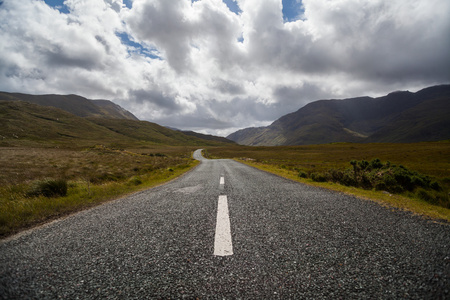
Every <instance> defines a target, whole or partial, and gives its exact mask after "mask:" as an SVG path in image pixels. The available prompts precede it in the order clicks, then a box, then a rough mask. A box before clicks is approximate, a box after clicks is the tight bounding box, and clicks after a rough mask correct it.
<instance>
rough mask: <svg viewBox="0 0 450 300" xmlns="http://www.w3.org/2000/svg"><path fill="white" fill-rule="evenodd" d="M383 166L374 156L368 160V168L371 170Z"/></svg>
mask: <svg viewBox="0 0 450 300" xmlns="http://www.w3.org/2000/svg"><path fill="white" fill-rule="evenodd" d="M382 167H383V163H382V162H381V161H380V159H379V158H375V159H373V160H372V161H371V162H370V168H371V169H372V170H376V169H381V168H382Z"/></svg>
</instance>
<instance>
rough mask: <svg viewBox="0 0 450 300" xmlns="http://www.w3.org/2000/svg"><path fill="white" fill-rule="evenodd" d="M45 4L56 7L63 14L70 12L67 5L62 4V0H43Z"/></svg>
mask: <svg viewBox="0 0 450 300" xmlns="http://www.w3.org/2000/svg"><path fill="white" fill-rule="evenodd" d="M44 2H45V4H47V5H48V6H50V7H53V8H56V9H57V10H59V12H61V13H63V14H68V13H70V11H69V9H68V8H67V6H66V5H65V4H64V0H44Z"/></svg>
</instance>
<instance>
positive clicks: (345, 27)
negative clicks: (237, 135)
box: [0, 0, 450, 134]
mask: <svg viewBox="0 0 450 300" xmlns="http://www.w3.org/2000/svg"><path fill="white" fill-rule="evenodd" d="M64 4H65V5H66V7H67V8H68V9H69V12H70V13H69V14H64V13H60V12H59V11H58V10H57V9H56V8H51V7H49V6H47V5H46V4H45V3H44V2H43V1H40V0H22V1H14V0H4V2H3V4H0V40H1V41H2V43H1V44H0V53H2V55H1V56H0V90H4V91H14V92H25V93H76V94H80V95H82V96H85V97H88V98H107V99H111V100H114V101H116V102H117V103H119V104H120V105H122V106H124V107H125V108H127V109H130V110H131V111H132V112H133V113H135V114H136V115H138V117H140V118H142V119H147V120H150V121H154V122H159V123H161V124H163V125H170V126H174V127H178V128H182V129H195V130H199V131H201V132H207V133H220V134H226V133H230V132H231V131H233V130H235V129H238V128H241V127H247V126H259V125H265V124H268V123H270V122H271V121H273V120H275V119H276V118H278V117H280V116H281V115H283V114H286V113H288V112H292V111H295V110H297V109H299V108H300V107H301V106H303V105H304V104H306V103H308V102H310V101H314V100H318V99H321V98H341V97H351V96H360V95H380V94H384V93H387V92H390V91H393V90H399V89H410V90H415V89H419V88H422V87H425V86H428V85H433V84H439V83H449V82H450V54H449V53H450V39H448V38H447V36H448V33H449V32H450V19H449V18H448V15H449V13H450V2H449V1H447V0H392V1H384V0H370V1H369V0H333V1H330V0H303V1H302V2H299V3H298V5H299V6H300V5H303V7H302V8H303V9H304V13H303V14H302V18H301V20H297V21H295V22H285V20H283V14H282V5H281V0H238V1H237V4H238V5H239V8H240V11H236V12H232V11H230V9H229V8H228V7H227V5H226V4H225V3H224V2H223V1H221V0H199V1H195V2H192V1H191V0H173V1H167V0H134V1H133V5H132V7H131V9H130V8H127V7H125V5H124V3H123V1H122V0H66V1H65V2H64ZM303 9H301V10H299V11H303ZM120 34H122V37H123V34H126V36H127V37H128V38H129V39H130V40H131V41H133V42H134V43H135V44H127V43H125V42H124V41H123V40H121V37H120ZM136 43H139V44H140V45H141V46H138V48H136V47H137V45H138V44H136ZM149 53H153V54H157V55H158V56H160V57H161V59H157V58H156V56H154V55H149ZM154 58H156V59H154Z"/></svg>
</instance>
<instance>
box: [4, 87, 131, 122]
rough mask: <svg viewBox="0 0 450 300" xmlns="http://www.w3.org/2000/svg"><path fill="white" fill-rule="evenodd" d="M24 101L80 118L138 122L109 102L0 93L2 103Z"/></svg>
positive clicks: (59, 96) (60, 96)
mask: <svg viewBox="0 0 450 300" xmlns="http://www.w3.org/2000/svg"><path fill="white" fill-rule="evenodd" d="M1 100H6V101H17V100H22V101H25V102H29V103H34V104H38V105H41V106H51V107H55V108H59V109H62V110H65V111H67V112H69V113H72V114H74V115H76V116H79V117H83V118H84V117H103V118H112V119H129V120H138V118H136V117H135V116H134V115H133V114H132V113H130V112H129V111H127V110H125V109H123V108H122V107H120V106H119V105H117V104H114V103H113V102H111V101H109V100H89V99H86V98H84V97H81V96H78V95H29V94H20V93H6V92H0V101H1Z"/></svg>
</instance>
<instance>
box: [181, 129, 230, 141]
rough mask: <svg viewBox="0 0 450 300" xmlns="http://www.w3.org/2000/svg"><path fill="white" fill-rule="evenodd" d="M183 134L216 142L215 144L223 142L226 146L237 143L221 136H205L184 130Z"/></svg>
mask: <svg viewBox="0 0 450 300" xmlns="http://www.w3.org/2000/svg"><path fill="white" fill-rule="evenodd" d="M181 132H182V133H184V134H185V135H188V136H193V137H197V138H199V139H202V140H207V141H215V142H221V143H226V144H235V142H233V141H232V140H229V139H227V138H224V137H221V136H215V135H210V134H203V133H198V132H194V131H184V130H182V131H181Z"/></svg>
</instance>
